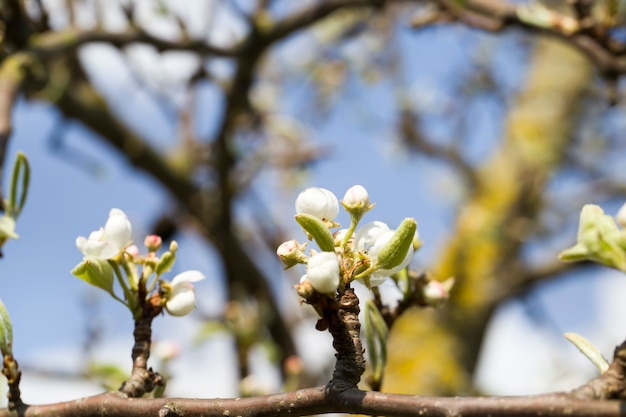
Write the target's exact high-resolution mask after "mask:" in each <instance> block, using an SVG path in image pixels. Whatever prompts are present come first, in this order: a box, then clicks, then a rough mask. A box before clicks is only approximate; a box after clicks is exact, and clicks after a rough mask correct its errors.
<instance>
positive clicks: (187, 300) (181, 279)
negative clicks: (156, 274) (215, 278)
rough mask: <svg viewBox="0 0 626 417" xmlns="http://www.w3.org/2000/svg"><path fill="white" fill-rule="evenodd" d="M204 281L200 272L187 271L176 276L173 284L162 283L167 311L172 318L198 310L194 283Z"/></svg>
mask: <svg viewBox="0 0 626 417" xmlns="http://www.w3.org/2000/svg"><path fill="white" fill-rule="evenodd" d="M203 279H204V275H203V274H202V273H201V272H199V271H185V272H181V273H180V274H178V275H176V276H175V277H174V279H173V280H172V282H169V283H166V282H163V283H161V290H162V292H163V297H164V299H165V309H166V310H167V312H168V313H169V314H170V315H172V316H186V315H187V314H189V313H191V312H192V311H193V309H194V308H196V292H195V289H194V287H193V285H192V284H191V283H192V282H196V281H200V280H203Z"/></svg>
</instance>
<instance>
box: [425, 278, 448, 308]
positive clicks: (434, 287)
mask: <svg viewBox="0 0 626 417" xmlns="http://www.w3.org/2000/svg"><path fill="white" fill-rule="evenodd" d="M453 284H454V278H448V279H447V280H445V281H444V282H439V281H436V280H432V281H428V283H427V284H426V285H424V287H423V288H422V297H423V299H424V302H425V303H426V304H427V305H429V306H432V307H437V306H439V305H441V304H443V303H444V302H445V301H446V300H447V299H448V296H449V295H450V289H451V288H452V285H453Z"/></svg>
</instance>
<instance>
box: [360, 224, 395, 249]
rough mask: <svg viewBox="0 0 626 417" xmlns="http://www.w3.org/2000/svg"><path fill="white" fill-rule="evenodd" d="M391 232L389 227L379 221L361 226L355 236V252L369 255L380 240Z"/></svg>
mask: <svg viewBox="0 0 626 417" xmlns="http://www.w3.org/2000/svg"><path fill="white" fill-rule="evenodd" d="M389 231H390V229H389V226H387V224H386V223H383V222H379V221H373V222H371V223H367V224H365V225H363V226H361V227H360V228H359V230H357V231H356V233H355V235H354V250H356V251H358V252H364V253H369V252H370V250H371V249H372V247H373V246H374V244H375V243H376V241H377V240H378V238H379V237H380V236H381V235H383V234H384V233H387V232H389Z"/></svg>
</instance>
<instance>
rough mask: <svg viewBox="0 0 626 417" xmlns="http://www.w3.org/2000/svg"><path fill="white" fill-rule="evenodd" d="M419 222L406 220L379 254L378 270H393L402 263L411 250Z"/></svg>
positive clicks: (410, 219)
mask: <svg viewBox="0 0 626 417" xmlns="http://www.w3.org/2000/svg"><path fill="white" fill-rule="evenodd" d="M416 230H417V222H416V221H415V219H412V218H406V219H404V220H403V221H402V223H401V224H400V226H399V227H398V228H397V229H396V231H395V233H394V234H393V236H392V237H391V239H389V241H388V242H387V243H386V244H385V246H383V247H382V248H381V249H380V251H379V252H378V264H377V268H378V269H392V268H394V267H396V266H398V265H400V264H401V263H402V261H403V260H404V258H405V257H406V254H407V252H408V251H409V248H410V247H411V245H412V244H413V238H414V237H415V231H416Z"/></svg>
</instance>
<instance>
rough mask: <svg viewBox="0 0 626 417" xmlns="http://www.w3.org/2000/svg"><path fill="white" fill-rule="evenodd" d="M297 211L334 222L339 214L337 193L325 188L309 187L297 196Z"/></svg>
mask: <svg viewBox="0 0 626 417" xmlns="http://www.w3.org/2000/svg"><path fill="white" fill-rule="evenodd" d="M296 213H297V214H300V213H305V214H310V215H311V216H315V217H317V218H318V219H320V220H322V221H324V222H332V221H333V220H335V217H337V215H338V214H339V202H338V201H337V197H335V194H333V193H332V192H330V191H329V190H327V189H325V188H318V187H311V188H307V189H306V190H304V191H302V192H301V193H300V194H298V197H297V198H296Z"/></svg>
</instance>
